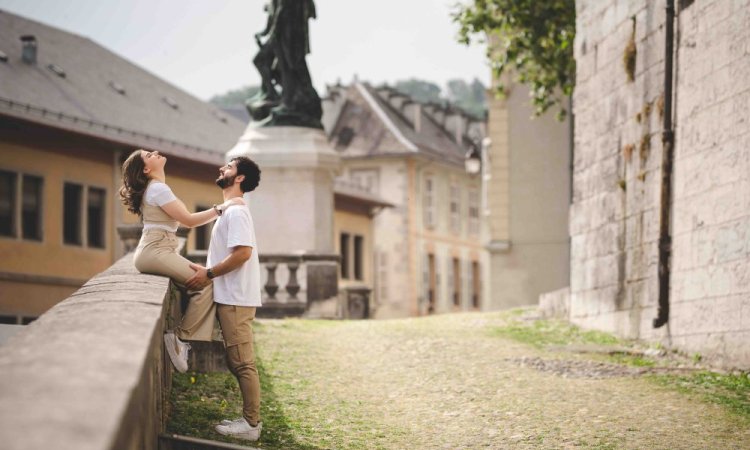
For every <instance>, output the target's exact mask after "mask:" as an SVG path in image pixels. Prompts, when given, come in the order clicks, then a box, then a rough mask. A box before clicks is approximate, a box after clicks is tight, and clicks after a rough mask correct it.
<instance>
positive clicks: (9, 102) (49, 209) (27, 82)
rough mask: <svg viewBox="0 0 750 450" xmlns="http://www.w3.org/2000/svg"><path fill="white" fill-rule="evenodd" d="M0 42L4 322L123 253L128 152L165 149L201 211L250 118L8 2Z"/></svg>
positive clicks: (180, 188) (22, 317)
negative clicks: (121, 195)
mask: <svg viewBox="0 0 750 450" xmlns="http://www.w3.org/2000/svg"><path fill="white" fill-rule="evenodd" d="M22 37H23V40H22ZM0 50H1V51H2V52H3V55H4V57H3V58H0V254H2V256H3V257H2V258H0V322H3V323H26V322H28V321H30V320H33V319H34V318H35V317H37V316H39V315H40V314H41V313H43V312H44V311H46V310H47V309H49V308H50V307H51V306H53V305H54V304H55V303H57V302H58V301H60V300H62V299H64V298H66V297H67V296H68V295H70V294H71V293H72V292H74V291H75V290H76V289H77V288H78V287H80V286H81V285H82V284H83V283H84V282H85V281H86V280H88V279H89V278H90V277H92V276H93V275H95V274H96V273H98V272H101V271H103V270H104V269H106V268H107V267H109V266H110V265H111V264H112V263H113V262H114V261H115V260H116V259H117V258H118V257H119V256H120V255H121V254H122V246H121V245H120V239H119V237H118V233H117V226H118V225H121V224H124V223H133V222H136V221H137V218H136V217H135V216H133V215H132V214H130V213H128V212H127V211H126V210H125V208H124V207H122V206H121V204H120V202H119V199H118V196H117V189H118V188H119V185H120V166H121V162H122V160H123V158H124V157H126V156H127V155H128V154H129V153H130V152H131V151H133V150H134V149H136V148H139V147H144V148H148V149H152V150H159V151H161V152H163V153H164V154H166V155H167V156H168V158H169V162H168V165H167V173H168V182H169V184H170V186H171V187H172V188H173V190H174V191H175V193H176V194H177V195H178V197H180V198H181V199H182V200H183V201H184V202H185V204H186V206H187V207H188V208H189V209H196V210H197V209H202V208H205V207H207V206H210V205H212V204H213V203H217V202H219V201H220V200H221V195H220V192H219V190H218V189H217V188H216V187H215V185H214V184H213V179H214V178H215V175H216V173H217V172H216V169H217V168H218V167H219V166H220V165H221V164H223V155H224V152H225V151H226V150H227V149H228V148H230V147H231V145H232V144H233V143H234V142H235V141H236V139H237V136H238V135H239V134H241V133H242V131H243V130H244V125H243V124H242V122H240V121H238V120H236V119H234V118H232V117H231V116H228V115H226V114H224V113H223V112H221V111H220V110H218V109H217V108H216V107H214V106H212V105H210V104H207V103H205V102H203V101H200V100H198V99H196V98H194V97H192V96H190V95H188V94H186V93H185V92H183V91H181V90H179V89H177V88H176V87H174V86H172V85H170V84H168V83H167V82H165V81H163V80H161V79H159V78H156V77H154V76H153V75H151V74H150V73H148V72H146V71H145V70H143V69H141V68H140V67H137V66H135V65H133V64H131V63H130V62H128V61H126V60H124V59H122V58H120V57H119V56H117V55H115V54H113V53H112V52H110V51H108V50H107V49H105V48H103V47H101V46H99V45H98V44H96V43H94V42H92V41H91V40H89V39H86V38H83V37H80V36H77V35H75V34H71V33H68V32H64V31H61V30H58V29H55V28H52V27H49V26H46V25H43V24H41V23H38V22H34V21H31V20H27V19H24V18H22V17H19V16H15V15H13V14H9V13H7V12H4V11H0ZM205 235H206V233H205V230H203V231H202V232H198V233H192V236H191V237H190V241H189V243H188V246H189V248H191V249H194V248H196V247H197V248H200V247H202V246H203V247H205V245H207V240H206V239H205Z"/></svg>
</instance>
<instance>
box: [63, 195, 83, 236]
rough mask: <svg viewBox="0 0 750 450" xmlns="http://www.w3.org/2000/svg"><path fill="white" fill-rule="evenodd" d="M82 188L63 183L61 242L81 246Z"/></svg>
mask: <svg viewBox="0 0 750 450" xmlns="http://www.w3.org/2000/svg"><path fill="white" fill-rule="evenodd" d="M81 197H83V187H82V186H81V185H80V184H73V183H65V186H64V187H63V242H65V243H66V244H72V245H82V239H81V216H82V211H81V208H82V205H83V199H82V198H81Z"/></svg>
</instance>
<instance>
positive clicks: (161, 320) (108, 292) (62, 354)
mask: <svg viewBox="0 0 750 450" xmlns="http://www.w3.org/2000/svg"><path fill="white" fill-rule="evenodd" d="M132 258H133V257H132V253H131V254H128V255H126V256H124V257H123V258H122V259H120V260H119V261H117V262H116V263H115V264H114V265H113V266H112V267H110V268H109V269H107V270H106V271H104V272H102V273H100V274H98V275H97V276H95V277H94V278H92V279H91V280H89V281H88V282H87V283H86V284H85V285H83V287H81V288H80V289H79V290H78V291H77V292H75V293H74V294H73V295H71V296H70V297H69V298H68V299H66V300H64V301H62V302H60V303H59V304H57V305H56V306H54V307H53V308H52V309H50V310H49V311H48V312H46V313H45V314H43V315H42V316H41V317H39V319H37V320H36V321H35V322H33V323H31V324H30V325H28V326H26V327H25V328H24V329H23V330H21V331H19V332H17V333H16V334H15V335H13V336H12V337H11V338H10V339H8V341H7V342H5V344H4V345H2V346H0V436H2V447H3V449H5V450H16V449H18V450H21V449H24V450H25V449H37V448H39V449H41V448H55V449H58V450H67V449H70V450H87V449H91V450H100V449H133V450H135V449H139V450H141V449H154V450H155V449H156V448H158V447H157V445H158V435H159V433H160V432H162V431H163V425H164V418H165V407H166V406H167V396H168V393H169V388H170V385H171V381H170V380H171V370H172V369H171V365H170V364H169V363H168V361H167V360H165V354H164V352H163V351H162V347H163V345H162V334H163V332H164V324H165V316H166V311H167V309H168V308H169V307H170V306H173V307H174V306H176V305H177V304H178V303H179V302H176V301H170V300H171V299H173V298H174V292H173V290H172V289H171V287H170V282H169V279H167V278H164V277H159V276H153V275H143V274H139V273H138V272H137V271H136V270H135V268H134V267H133V260H132Z"/></svg>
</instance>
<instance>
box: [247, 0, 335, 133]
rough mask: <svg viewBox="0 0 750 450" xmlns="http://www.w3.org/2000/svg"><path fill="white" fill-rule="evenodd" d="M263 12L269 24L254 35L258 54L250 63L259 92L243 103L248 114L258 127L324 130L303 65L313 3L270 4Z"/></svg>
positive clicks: (279, 1) (291, 0) (281, 1)
mask: <svg viewBox="0 0 750 450" xmlns="http://www.w3.org/2000/svg"><path fill="white" fill-rule="evenodd" d="M265 10H266V12H267V13H268V20H267V22H266V28H265V29H264V30H263V31H261V32H259V33H256V34H255V40H256V42H257V43H258V47H259V50H258V53H257V54H256V55H255V58H254V59H253V64H255V67H256V68H257V69H258V72H259V73H260V76H261V88H260V91H259V92H258V94H257V95H256V96H255V97H253V98H251V99H249V100H248V101H247V102H246V106H247V110H248V112H249V113H250V116H251V117H252V118H253V120H254V121H256V122H258V125H259V126H282V125H293V126H302V127H312V128H323V126H322V125H321V123H320V118H321V116H322V108H321V106H320V97H318V93H317V92H316V91H315V88H314V87H313V85H312V80H311V79H310V72H309V71H308V69H307V62H306V61H305V57H306V56H307V54H308V53H310V38H309V31H308V27H307V23H308V20H309V19H314V18H315V17H316V16H315V3H314V2H313V0H270V1H269V3H268V4H267V5H266V6H265ZM279 87H280V89H281V92H280V93H279V91H278V88H279Z"/></svg>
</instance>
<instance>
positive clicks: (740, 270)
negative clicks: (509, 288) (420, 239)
mask: <svg viewBox="0 0 750 450" xmlns="http://www.w3.org/2000/svg"><path fill="white" fill-rule="evenodd" d="M675 3H676V5H675V6H676V14H677V18H676V20H675V43H674V45H675V53H674V56H675V57H674V67H675V70H674V103H673V105H674V106H673V108H674V127H675V135H676V140H675V160H674V172H673V203H672V208H673V209H672V240H673V253H672V262H671V279H672V286H671V293H670V304H671V311H670V318H669V323H668V324H667V325H666V326H664V327H662V328H659V329H654V328H653V327H652V321H653V319H654V317H656V313H657V305H658V274H657V266H658V244H657V242H658V237H659V236H658V235H659V207H660V189H661V176H660V173H661V156H662V155H661V154H662V143H661V132H662V112H663V109H662V106H663V93H664V45H665V42H664V41H665V27H664V24H665V17H666V14H665V6H666V1H661V0H660V1H646V0H630V1H623V0H609V1H601V0H579V1H577V2H576V14H577V19H576V21H577V23H576V28H577V36H576V43H575V56H576V60H577V80H576V83H577V85H576V91H575V94H574V111H575V120H576V125H575V161H574V178H573V179H574V193H573V197H574V198H573V205H572V207H571V213H570V233H571V239H572V241H571V246H572V248H571V304H570V315H571V319H572V320H573V321H574V322H575V323H578V324H580V325H583V326H585V327H592V328H599V329H604V330H607V331H612V332H616V333H618V334H620V335H622V336H625V337H630V338H643V339H649V340H659V341H662V342H663V343H665V344H667V345H671V346H674V347H676V348H679V349H682V350H684V351H688V352H697V353H700V354H702V355H704V356H710V357H712V358H714V359H715V360H716V361H717V362H719V363H722V364H725V365H727V366H740V367H748V366H750V345H748V344H747V343H748V342H750V158H748V156H749V155H748V153H749V152H750V0H735V1H724V0H714V1H695V2H690V1H675ZM633 49H634V50H635V52H633V51H632V50H633ZM629 56H630V57H634V61H635V67H634V70H633V71H632V72H631V74H632V78H633V79H632V80H629V79H628V71H627V69H626V63H625V62H626V60H627V59H628V57H629Z"/></svg>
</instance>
